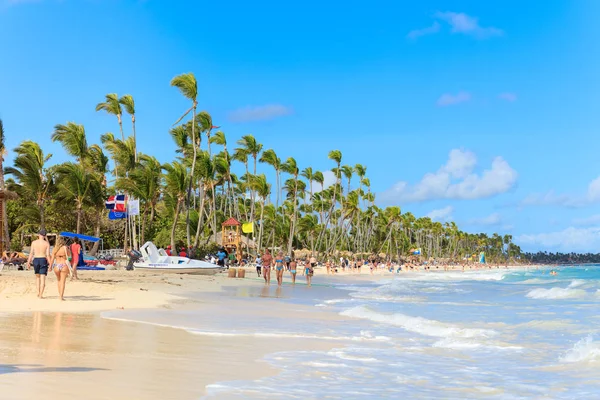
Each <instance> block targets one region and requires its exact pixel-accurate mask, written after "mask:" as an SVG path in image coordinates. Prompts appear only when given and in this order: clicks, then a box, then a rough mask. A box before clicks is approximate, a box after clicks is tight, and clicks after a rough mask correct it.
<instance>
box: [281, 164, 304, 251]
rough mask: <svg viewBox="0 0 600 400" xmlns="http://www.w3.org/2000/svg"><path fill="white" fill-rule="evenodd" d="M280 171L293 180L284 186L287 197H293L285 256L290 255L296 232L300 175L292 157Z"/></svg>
mask: <svg viewBox="0 0 600 400" xmlns="http://www.w3.org/2000/svg"><path fill="white" fill-rule="evenodd" d="M281 169H282V170H283V171H284V172H286V173H288V174H290V175H292V176H293V177H294V180H293V186H291V185H288V184H286V187H287V190H288V196H289V195H290V194H292V197H293V199H294V200H293V203H292V204H293V213H292V217H291V223H290V236H289V239H288V248H287V254H292V243H293V240H294V233H295V230H296V219H297V218H296V215H297V212H298V211H297V210H298V201H297V198H298V174H299V173H300V170H299V169H298V164H296V160H295V159H294V158H293V157H289V158H288V159H287V160H286V162H285V164H283V165H282V167H281ZM292 191H293V193H291V192H292Z"/></svg>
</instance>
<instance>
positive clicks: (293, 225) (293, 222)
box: [287, 176, 298, 255]
mask: <svg viewBox="0 0 600 400" xmlns="http://www.w3.org/2000/svg"><path fill="white" fill-rule="evenodd" d="M297 196H298V177H297V176H295V177H294V211H293V214H292V220H291V221H290V238H289V241H288V249H287V254H288V255H290V254H292V244H293V242H294V233H295V231H296V219H297V218H296V210H297V208H298V201H297V199H296V197H297Z"/></svg>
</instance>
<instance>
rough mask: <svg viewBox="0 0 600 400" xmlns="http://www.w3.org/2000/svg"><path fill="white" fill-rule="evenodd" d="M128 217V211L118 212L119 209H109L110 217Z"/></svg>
mask: <svg viewBox="0 0 600 400" xmlns="http://www.w3.org/2000/svg"><path fill="white" fill-rule="evenodd" d="M125 218H127V213H126V212H118V211H112V210H111V211H109V212H108V219H113V220H114V219H125Z"/></svg>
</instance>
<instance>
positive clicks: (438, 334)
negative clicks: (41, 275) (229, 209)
mask: <svg viewBox="0 0 600 400" xmlns="http://www.w3.org/2000/svg"><path fill="white" fill-rule="evenodd" d="M554 269H555V270H556V271H557V272H558V274H557V275H556V276H552V275H550V274H549V272H550V268H540V269H535V268H530V269H528V270H518V271H517V270H503V269H500V270H499V269H493V270H482V271H468V272H464V273H463V272H430V273H406V274H402V275H400V276H396V277H394V278H389V277H383V276H382V279H381V280H377V281H376V282H361V283H356V282H358V281H357V280H354V279H345V277H337V278H334V279H333V284H332V285H330V286H315V287H313V288H306V287H299V286H297V287H295V288H291V287H287V286H284V288H283V289H282V291H281V293H279V296H278V297H273V296H266V297H264V298H259V299H255V301H257V303H256V304H257V305H256V307H263V306H265V307H268V305H269V304H272V302H288V303H289V309H290V313H292V312H293V310H294V305H302V306H307V305H308V306H311V307H315V309H317V310H319V311H320V312H329V313H333V314H335V316H336V318H334V319H332V320H326V319H318V320H314V321H309V322H307V321H306V319H303V318H288V319H269V318H264V319H263V318H260V317H258V318H253V317H252V316H249V317H248V318H245V319H244V318H241V319H236V321H231V320H228V321H219V322H217V323H216V324H214V325H212V326H211V329H210V330H206V329H203V328H202V327H201V326H199V325H198V324H195V323H194V322H193V321H198V318H194V317H193V316H194V312H193V311H186V313H187V314H186V318H185V319H184V318H180V317H179V318H178V317H176V314H177V312H171V313H170V314H168V315H167V314H166V316H165V318H167V319H170V320H171V321H172V324H173V326H177V327H179V328H184V329H187V330H188V331H189V332H190V333H194V334H201V335H223V336H235V335H255V336H256V335H258V336H265V337H290V338H295V339H297V338H306V339H307V340H309V339H315V338H322V339H324V340H328V341H330V342H331V343H332V347H333V348H332V349H331V350H328V351H292V352H283V353H282V352H279V353H273V354H268V355H267V356H266V357H265V361H266V362H268V363H270V364H272V365H274V366H275V367H277V368H279V369H280V373H279V374H278V375H275V376H271V377H267V378H262V379H258V380H255V381H224V382H215V383H214V384H212V385H210V386H208V388H207V391H208V394H207V396H205V398H207V399H265V398H268V399H307V398H308V399H312V398H330V399H365V398H369V399H377V398H397V399H400V398H413V399H414V398H418V399H532V398H533V399H580V398H587V399H589V398H600V381H599V380H598V379H597V378H598V376H599V375H600V372H599V368H600V341H599V340H600V337H597V334H598V332H599V331H600V315H599V314H598V307H599V306H600V267H599V266H597V265H585V266H575V267H556V268H554ZM269 290H275V289H274V288H271V289H269ZM232 295H233V293H232ZM224 296H227V294H224ZM258 297H260V296H258ZM259 302H262V303H259ZM169 315H170V316H169ZM143 318H144V317H143V316H141V315H138V316H137V317H136V318H134V319H136V320H139V321H141V320H143ZM163 320H164V319H163Z"/></svg>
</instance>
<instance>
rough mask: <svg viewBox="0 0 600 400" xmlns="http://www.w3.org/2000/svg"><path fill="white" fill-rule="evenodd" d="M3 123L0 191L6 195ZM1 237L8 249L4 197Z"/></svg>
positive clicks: (8, 239) (0, 120)
mask: <svg viewBox="0 0 600 400" xmlns="http://www.w3.org/2000/svg"><path fill="white" fill-rule="evenodd" d="M5 139H6V138H5V136H4V123H3V122H2V119H0V191H1V192H2V193H3V194H4V195H6V184H5V182H4V157H5V156H6V146H5V144H4V140H5ZM1 229H2V232H3V235H2V237H3V238H4V246H3V247H4V249H5V250H8V248H9V246H10V237H9V232H8V218H7V216H6V197H5V198H4V199H3V201H2V228H1Z"/></svg>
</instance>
